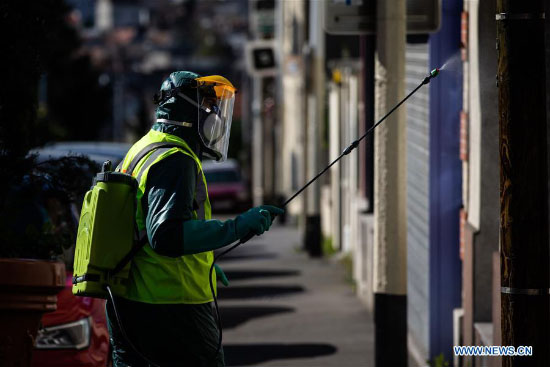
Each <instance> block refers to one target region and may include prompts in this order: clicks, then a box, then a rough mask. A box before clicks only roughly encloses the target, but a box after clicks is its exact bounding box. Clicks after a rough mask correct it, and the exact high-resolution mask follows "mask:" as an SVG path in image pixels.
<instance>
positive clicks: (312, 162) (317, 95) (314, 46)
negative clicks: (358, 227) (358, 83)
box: [304, 1, 326, 257]
mask: <svg viewBox="0 0 550 367" xmlns="http://www.w3.org/2000/svg"><path fill="white" fill-rule="evenodd" d="M323 6H324V4H323V2H321V1H313V2H310V4H309V46H310V56H311V57H310V58H309V60H310V62H311V63H310V65H308V67H309V68H310V72H309V73H308V75H309V78H308V79H309V80H308V81H307V82H308V84H309V85H308V87H309V88H308V96H307V110H308V119H307V134H306V136H307V151H306V155H307V161H306V162H307V165H306V166H307V174H306V177H307V178H308V179H309V178H310V177H314V176H315V175H316V174H317V173H319V170H320V167H319V152H320V149H319V145H320V142H321V131H322V127H323V122H324V112H325V87H326V86H325V47H324V46H325V32H324V29H323V26H322V23H321V22H319V21H318V19H321V18H322V11H323ZM306 195H307V200H306V207H305V208H304V209H305V216H306V226H305V231H304V233H305V236H304V247H305V249H306V251H307V252H308V254H309V255H310V256H314V257H317V256H321V255H322V251H321V214H320V202H321V191H320V183H319V181H316V182H314V183H312V184H311V185H310V187H309V189H308V191H306Z"/></svg>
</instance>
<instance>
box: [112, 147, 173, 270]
mask: <svg viewBox="0 0 550 367" xmlns="http://www.w3.org/2000/svg"><path fill="white" fill-rule="evenodd" d="M174 147H181V145H179V144H174V143H168V142H158V143H151V144H149V145H147V146H146V147H144V148H143V149H142V150H140V151H139V153H138V154H136V156H135V157H134V159H132V161H131V162H130V165H129V166H128V169H127V170H126V172H127V173H129V174H131V173H132V172H133V171H134V169H135V168H136V166H137V164H138V163H139V161H141V159H143V157H145V156H146V155H147V154H148V153H150V152H151V151H153V150H156V149H160V148H174ZM123 162H124V161H122V162H120V164H119V165H118V167H117V171H118V170H120V169H121V168H122V163H123ZM135 230H136V237H135V239H134V246H133V247H132V249H131V250H130V252H128V253H127V254H126V255H125V256H124V257H123V258H122V259H121V260H120V261H119V262H118V264H117V265H116V266H115V267H114V269H112V270H110V271H108V274H107V275H108V277H112V276H114V275H115V274H117V273H118V272H119V271H121V270H122V269H123V268H124V267H125V266H126V264H128V263H129V262H130V261H131V260H132V258H133V257H134V256H135V255H136V254H137V253H138V251H139V250H141V248H142V247H143V246H145V244H146V243H147V233H146V232H145V231H141V232H140V231H138V229H137V227H135Z"/></svg>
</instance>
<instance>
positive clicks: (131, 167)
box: [121, 141, 181, 174]
mask: <svg viewBox="0 0 550 367" xmlns="http://www.w3.org/2000/svg"><path fill="white" fill-rule="evenodd" d="M174 147H181V145H179V144H175V143H168V142H165V141H162V142H157V143H151V144H149V145H147V146H145V147H144V148H143V149H142V150H140V151H139V153H138V154H136V156H135V157H134V159H132V161H131V162H130V164H129V165H128V168H127V169H126V173H128V174H132V172H133V171H134V169H135V168H136V166H137V165H138V163H139V161H141V160H142V159H143V157H145V156H146V155H147V154H149V153H150V152H151V151H153V150H155V149H159V148H174ZM121 168H122V163H121Z"/></svg>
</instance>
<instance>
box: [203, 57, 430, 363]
mask: <svg viewBox="0 0 550 367" xmlns="http://www.w3.org/2000/svg"><path fill="white" fill-rule="evenodd" d="M439 71H440V70H439V69H438V68H435V69H433V70H432V71H431V72H430V75H428V76H426V77H425V78H424V80H422V82H421V83H420V84H419V85H418V86H417V87H416V88H414V89H413V90H412V91H411V92H410V93H409V94H407V96H406V97H405V98H403V99H402V100H401V101H400V102H399V103H398V104H397V105H395V106H394V107H393V108H392V109H391V110H390V111H389V112H388V113H386V114H385V115H384V117H382V118H381V119H380V120H378V122H377V123H376V124H374V125H373V126H372V127H371V128H370V129H369V130H367V132H366V133H365V134H363V136H361V137H360V138H359V139H357V140H355V141H353V142H352V143H351V145H350V146H349V147H347V148H346V149H344V151H343V152H342V153H341V154H340V155H339V156H338V157H337V158H336V159H334V160H333V161H332V162H331V163H330V164H329V165H328V166H326V167H325V168H324V169H323V170H322V171H321V172H319V173H318V174H317V175H316V176H315V177H313V178H312V179H311V180H309V181H308V183H306V184H305V185H304V186H303V187H302V188H301V189H300V190H298V191H297V192H296V193H295V194H294V195H292V196H291V197H290V198H289V199H288V200H287V201H285V202H284V203H283V205H282V207H283V208H284V207H286V206H287V205H288V204H289V203H290V202H291V201H292V200H293V199H294V198H295V197H296V196H298V195H300V194H301V193H302V191H304V190H305V189H306V188H307V187H308V186H309V185H311V184H312V183H313V182H315V181H316V180H317V179H318V178H319V177H321V176H322V175H323V173H325V172H326V171H328V169H329V168H330V167H332V166H333V165H334V164H335V163H336V162H338V161H339V160H340V159H342V157H344V156H345V155H348V154H350V153H351V152H352V151H353V150H354V149H355V148H357V147H358V146H359V143H360V142H361V140H363V139H365V138H366V137H367V136H368V135H370V134H371V133H372V132H373V131H374V129H376V127H377V126H378V125H380V124H381V123H382V122H383V121H384V120H385V119H386V118H388V116H390V115H391V114H392V113H393V112H394V111H395V110H396V109H398V108H399V106H401V105H402V104H403V103H405V101H406V100H407V99H409V98H410V97H411V96H412V95H413V94H415V93H416V92H417V91H418V90H419V89H420V88H421V87H422V86H423V85H425V84H428V83H429V82H430V81H431V80H432V79H433V78H435V77H436V76H438V75H439ZM275 217H276V215H271V220H274V219H275ZM252 237H254V234H253V233H249V234H248V235H246V236H245V237H243V238H241V239H240V240H239V242H237V243H236V244H235V245H233V246H231V247H230V248H229V249H227V250H225V251H223V252H221V253H220V254H218V255H216V257H215V258H214V261H213V262H212V266H211V267H210V273H209V274H210V290H211V291H212V296H213V297H214V304H215V306H216V316H217V319H218V328H219V333H220V336H219V341H218V348H217V351H216V353H215V355H218V352H219V350H220V348H221V342H222V327H221V319H220V313H219V310H218V301H217V299H216V295H215V292H214V285H213V284H212V270H213V269H214V264H215V263H216V261H217V260H218V259H219V258H220V257H222V256H223V255H225V254H227V253H228V252H230V251H232V250H234V249H235V248H236V247H238V246H240V245H242V244H243V243H245V242H247V241H248V240H250V239H251V238H252Z"/></svg>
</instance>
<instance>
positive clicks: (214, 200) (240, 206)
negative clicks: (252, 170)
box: [202, 159, 250, 211]
mask: <svg viewBox="0 0 550 367" xmlns="http://www.w3.org/2000/svg"><path fill="white" fill-rule="evenodd" d="M202 167H203V171H204V175H205V176H206V182H207V184H208V197H209V198H210V203H211V204H212V209H213V210H216V211H235V210H237V211H242V210H244V209H247V208H248V207H249V206H250V194H249V192H248V189H247V186H246V184H245V182H244V181H243V179H242V176H241V168H240V166H239V164H238V163H237V161H235V160H234V159H228V160H227V161H225V162H221V163H217V162H214V161H204V162H203V163H202Z"/></svg>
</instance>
